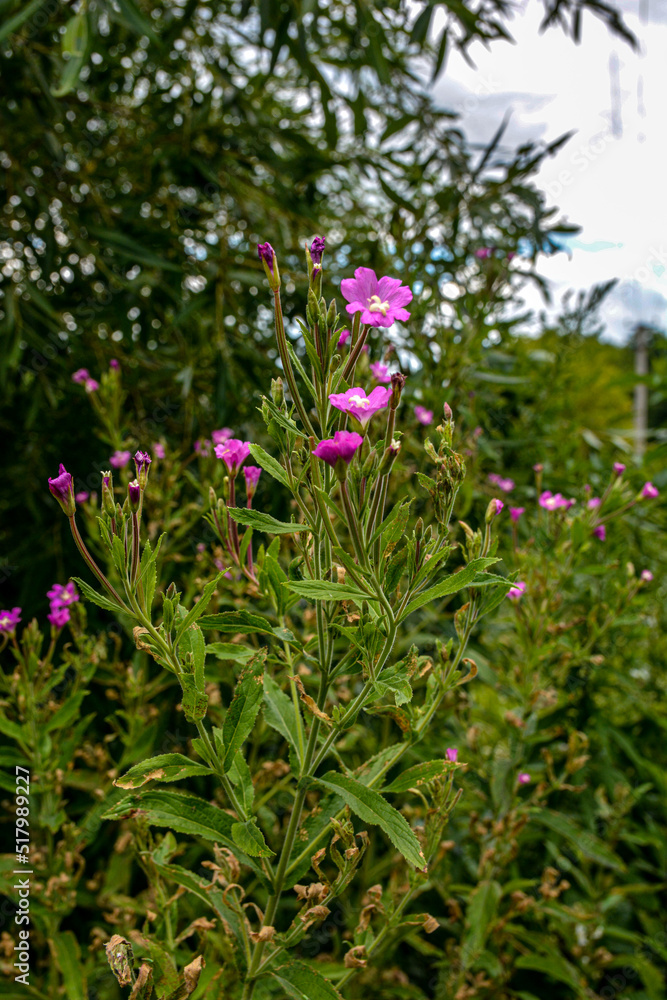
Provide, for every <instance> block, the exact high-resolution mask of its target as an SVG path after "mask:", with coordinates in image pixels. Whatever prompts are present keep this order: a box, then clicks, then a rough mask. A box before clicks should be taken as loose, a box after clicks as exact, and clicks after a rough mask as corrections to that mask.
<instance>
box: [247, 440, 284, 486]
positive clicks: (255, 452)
mask: <svg viewBox="0 0 667 1000" xmlns="http://www.w3.org/2000/svg"><path fill="white" fill-rule="evenodd" d="M250 454H251V455H252V457H253V458H254V459H255V461H256V462H257V464H258V465H261V467H262V468H263V469H264V471H265V472H268V473H269V475H270V476H273V478H274V479H277V480H278V482H279V483H282V484H283V486H286V487H287V488H288V489H289V488H290V485H289V479H288V478H287V473H286V472H285V470H284V469H283V467H282V465H281V464H280V462H278V461H276V459H275V458H273V457H272V456H271V455H269V454H268V452H266V451H264V449H263V448H261V447H260V446H259V445H258V444H251V445H250Z"/></svg>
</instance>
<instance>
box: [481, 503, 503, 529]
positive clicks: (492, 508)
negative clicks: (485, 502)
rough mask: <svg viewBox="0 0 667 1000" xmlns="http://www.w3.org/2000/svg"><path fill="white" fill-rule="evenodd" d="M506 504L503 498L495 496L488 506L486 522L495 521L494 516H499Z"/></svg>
mask: <svg viewBox="0 0 667 1000" xmlns="http://www.w3.org/2000/svg"><path fill="white" fill-rule="evenodd" d="M504 506H505V504H504V503H503V502H502V500H498V499H497V498H496V497H494V498H493V500H491V501H490V502H489V506H488V507H487V508H486V518H485V520H486V523H487V524H491V521H493V519H494V517H498V514H500V512H501V510H502V509H503V507H504Z"/></svg>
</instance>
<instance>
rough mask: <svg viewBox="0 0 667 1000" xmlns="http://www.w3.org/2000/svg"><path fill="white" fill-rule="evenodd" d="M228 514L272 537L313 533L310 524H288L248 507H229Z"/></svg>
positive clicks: (240, 522)
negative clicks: (302, 532)
mask: <svg viewBox="0 0 667 1000" xmlns="http://www.w3.org/2000/svg"><path fill="white" fill-rule="evenodd" d="M227 513H228V514H229V516H230V517H233V518H234V520H235V521H238V523H239V524H247V525H249V526H250V527H251V528H253V529H256V530H257V531H266V532H268V533H269V534H271V535H294V534H297V533H298V532H301V531H311V527H310V525H309V524H297V523H296V522H295V521H293V522H290V523H289V524H288V523H287V522H286V521H277V520H276V519H275V517H271V515H270V514H262V512H261V511H259V510H252V509H250V510H248V508H247V507H228V508H227Z"/></svg>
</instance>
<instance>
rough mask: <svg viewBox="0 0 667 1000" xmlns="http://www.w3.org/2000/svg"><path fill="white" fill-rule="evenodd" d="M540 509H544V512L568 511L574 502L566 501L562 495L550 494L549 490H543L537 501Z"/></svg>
mask: <svg viewBox="0 0 667 1000" xmlns="http://www.w3.org/2000/svg"><path fill="white" fill-rule="evenodd" d="M538 503H539V505H540V507H544V509H545V510H560V509H561V508H562V509H564V510H569V509H570V507H571V506H572V504H573V503H574V500H566V499H565V497H564V496H563V495H562V493H552V492H551V490H545V491H544V492H543V493H540V497H539V500H538Z"/></svg>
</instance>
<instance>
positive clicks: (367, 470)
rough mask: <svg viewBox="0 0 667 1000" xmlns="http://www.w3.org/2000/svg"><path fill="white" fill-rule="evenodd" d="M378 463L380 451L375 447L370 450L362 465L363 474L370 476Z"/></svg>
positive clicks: (365, 476)
mask: <svg viewBox="0 0 667 1000" xmlns="http://www.w3.org/2000/svg"><path fill="white" fill-rule="evenodd" d="M377 464H378V453H377V452H376V450H375V448H373V450H372V451H371V452H370V454H369V455H368V457H367V459H366V461H365V462H364V464H363V466H362V467H361V475H362V476H363V477H364V478H365V479H367V478H368V476H370V475H371V473H372V472H373V471H374V470H375V469H376V468H377Z"/></svg>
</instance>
